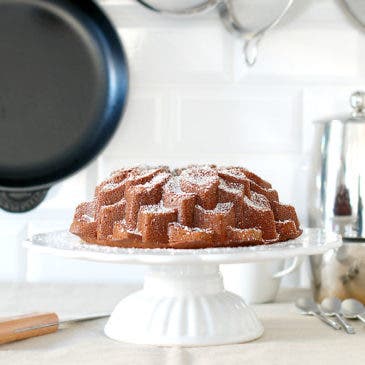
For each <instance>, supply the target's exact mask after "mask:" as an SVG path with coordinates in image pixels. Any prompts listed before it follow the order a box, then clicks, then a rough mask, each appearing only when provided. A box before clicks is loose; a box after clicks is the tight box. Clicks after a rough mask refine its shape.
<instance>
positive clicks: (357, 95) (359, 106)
mask: <svg viewBox="0 0 365 365" xmlns="http://www.w3.org/2000/svg"><path fill="white" fill-rule="evenodd" d="M350 105H351V106H352V108H353V109H354V111H353V112H352V116H353V117H363V116H364V108H365V93H364V92H363V91H355V92H354V93H352V94H351V96H350Z"/></svg>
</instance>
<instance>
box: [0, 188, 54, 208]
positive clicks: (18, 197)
mask: <svg viewBox="0 0 365 365" xmlns="http://www.w3.org/2000/svg"><path fill="white" fill-rule="evenodd" d="M48 190H49V187H48V188H43V189H40V190H23V191H19V190H18V191H0V208H1V209H3V210H5V211H7V212H10V213H25V212H28V211H29V210H32V209H33V208H35V207H36V206H38V205H39V204H40V203H41V202H42V201H43V200H44V198H45V197H46V195H47V193H48Z"/></svg>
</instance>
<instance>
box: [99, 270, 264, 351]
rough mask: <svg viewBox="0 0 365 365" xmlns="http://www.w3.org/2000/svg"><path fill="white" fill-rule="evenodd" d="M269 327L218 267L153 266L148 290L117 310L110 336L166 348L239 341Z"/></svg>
mask: <svg viewBox="0 0 365 365" xmlns="http://www.w3.org/2000/svg"><path fill="white" fill-rule="evenodd" d="M263 331H264V328H263V326H262V324H261V323H260V321H259V320H258V318H257V316H256V314H255V312H254V311H253V310H252V309H251V308H250V307H248V306H247V305H246V304H245V302H244V301H243V299H242V298H241V297H239V296H237V295H235V294H233V293H231V292H228V291H226V290H225V289H224V286H223V280H222V275H221V273H220V271H219V266H218V265H216V264H204V263H201V264H197V263H195V264H191V265H189V264H184V265H180V264H174V265H168V264H167V265H151V266H150V267H149V269H148V271H147V273H146V276H145V280H144V286H143V289H142V290H140V291H138V292H136V293H133V294H131V295H129V296H128V297H126V298H125V299H123V300H122V301H121V302H120V303H119V304H118V305H117V307H116V308H115V309H114V311H113V313H112V315H111V317H110V319H109V321H108V323H107V325H106V327H105V334H106V335H107V336H108V337H110V338H112V339H114V340H118V341H123V342H129V343H136V344H148V345H161V346H173V345H180V346H206V345H221V344H230V343H240V342H247V341H251V340H254V339H256V338H258V337H260V336H261V335H262V333H263Z"/></svg>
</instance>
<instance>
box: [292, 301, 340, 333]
mask: <svg viewBox="0 0 365 365" xmlns="http://www.w3.org/2000/svg"><path fill="white" fill-rule="evenodd" d="M295 306H296V307H297V308H298V309H300V310H301V311H302V313H303V314H307V315H312V316H314V317H316V318H318V319H319V320H321V321H322V322H324V323H326V324H327V325H328V326H330V327H332V328H334V329H335V330H339V329H341V326H340V325H339V324H338V323H337V322H336V321H333V320H332V319H330V318H327V317H326V316H325V315H324V313H322V311H321V310H320V309H319V307H318V305H317V304H316V303H315V302H314V300H313V299H312V298H299V299H297V300H296V302H295Z"/></svg>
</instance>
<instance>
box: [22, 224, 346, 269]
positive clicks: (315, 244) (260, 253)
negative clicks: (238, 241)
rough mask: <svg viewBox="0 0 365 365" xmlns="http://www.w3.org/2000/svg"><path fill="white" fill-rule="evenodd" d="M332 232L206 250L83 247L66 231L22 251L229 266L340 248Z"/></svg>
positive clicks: (41, 238)
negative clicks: (265, 243)
mask: <svg viewBox="0 0 365 365" xmlns="http://www.w3.org/2000/svg"><path fill="white" fill-rule="evenodd" d="M341 243H342V241H341V237H340V236H339V235H337V234H335V233H333V232H328V231H325V230H322V229H317V228H307V229H304V230H303V234H302V235H301V236H300V237H298V238H296V239H294V240H289V241H286V242H280V243H274V244H271V245H260V246H248V247H217V248H208V249H140V248H118V247H109V246H100V245H94V244H87V243H83V242H82V241H81V240H80V239H79V238H78V237H77V236H75V235H73V234H71V233H69V232H68V231H55V232H49V233H40V234H36V235H34V236H33V237H32V238H29V239H27V240H26V241H24V243H23V245H24V247H25V248H28V249H32V250H36V251H39V252H43V253H48V254H52V255H57V256H63V257H66V258H73V259H82V260H88V261H100V262H110V263H125V264H145V265H168V264H172V265H174V264H189V265H190V264H229V263H232V264H233V263H246V262H258V261H264V260H275V259H282V258H289V257H293V256H308V255H315V254H321V253H324V252H326V251H328V250H330V249H333V248H337V247H339V246H340V245H341Z"/></svg>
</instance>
